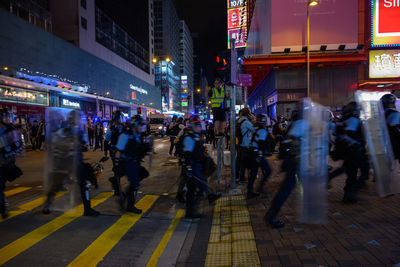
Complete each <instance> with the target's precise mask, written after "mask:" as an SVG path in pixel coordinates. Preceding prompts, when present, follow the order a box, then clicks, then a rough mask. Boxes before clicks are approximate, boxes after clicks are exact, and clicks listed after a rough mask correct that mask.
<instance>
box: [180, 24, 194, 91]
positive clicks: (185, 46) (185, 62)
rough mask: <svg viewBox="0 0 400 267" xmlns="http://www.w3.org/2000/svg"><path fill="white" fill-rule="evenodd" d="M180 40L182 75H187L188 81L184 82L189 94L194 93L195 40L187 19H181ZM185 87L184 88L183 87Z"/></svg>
mask: <svg viewBox="0 0 400 267" xmlns="http://www.w3.org/2000/svg"><path fill="white" fill-rule="evenodd" d="M179 32H180V41H179V51H180V61H179V67H180V73H181V77H186V82H185V83H183V82H182V83H181V84H184V86H185V87H186V88H185V89H187V92H186V93H187V94H188V95H192V92H193V90H194V86H193V40H192V36H191V35H190V30H189V27H188V26H187V25H186V23H185V21H183V20H181V21H180V30H179ZM182 89H183V88H182Z"/></svg>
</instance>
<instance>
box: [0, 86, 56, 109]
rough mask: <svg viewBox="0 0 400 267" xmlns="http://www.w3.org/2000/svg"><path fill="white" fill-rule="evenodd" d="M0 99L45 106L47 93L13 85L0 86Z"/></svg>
mask: <svg viewBox="0 0 400 267" xmlns="http://www.w3.org/2000/svg"><path fill="white" fill-rule="evenodd" d="M0 100H4V101H7V102H22V103H27V104H33V105H42V106H47V105H48V94H47V93H42V92H37V91H28V90H24V89H19V88H14V87H3V86H0Z"/></svg>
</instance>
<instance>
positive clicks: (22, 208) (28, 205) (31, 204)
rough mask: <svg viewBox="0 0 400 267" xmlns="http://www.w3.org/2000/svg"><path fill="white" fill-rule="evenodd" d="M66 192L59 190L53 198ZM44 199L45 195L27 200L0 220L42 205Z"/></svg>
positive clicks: (2, 220)
mask: <svg viewBox="0 0 400 267" xmlns="http://www.w3.org/2000/svg"><path fill="white" fill-rule="evenodd" d="M66 193H67V192H66V191H65V192H60V193H57V195H56V196H55V198H59V197H61V196H63V195H65V194H66ZM45 200H46V197H45V196H43V197H39V198H37V199H34V200H32V201H29V202H28V203H25V204H22V205H20V206H18V207H17V208H16V209H15V210H12V211H10V213H9V215H8V217H7V218H5V219H0V222H4V221H6V220H9V219H11V218H13V217H15V216H18V215H21V214H22V213H25V212H27V211H30V210H33V209H35V208H37V207H40V206H41V205H43V203H44V201H45Z"/></svg>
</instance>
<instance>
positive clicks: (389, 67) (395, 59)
mask: <svg viewBox="0 0 400 267" xmlns="http://www.w3.org/2000/svg"><path fill="white" fill-rule="evenodd" d="M369 77H370V78H400V50H372V51H370V52H369Z"/></svg>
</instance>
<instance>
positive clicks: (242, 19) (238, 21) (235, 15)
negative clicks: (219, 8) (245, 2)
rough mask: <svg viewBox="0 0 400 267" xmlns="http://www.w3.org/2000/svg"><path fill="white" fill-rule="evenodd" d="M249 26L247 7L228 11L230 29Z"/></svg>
mask: <svg viewBox="0 0 400 267" xmlns="http://www.w3.org/2000/svg"><path fill="white" fill-rule="evenodd" d="M246 25H247V10H246V7H241V8H234V9H229V10H228V29H232V28H238V27H244V26H246Z"/></svg>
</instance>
